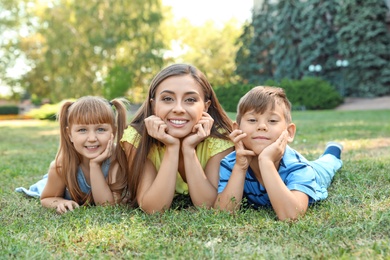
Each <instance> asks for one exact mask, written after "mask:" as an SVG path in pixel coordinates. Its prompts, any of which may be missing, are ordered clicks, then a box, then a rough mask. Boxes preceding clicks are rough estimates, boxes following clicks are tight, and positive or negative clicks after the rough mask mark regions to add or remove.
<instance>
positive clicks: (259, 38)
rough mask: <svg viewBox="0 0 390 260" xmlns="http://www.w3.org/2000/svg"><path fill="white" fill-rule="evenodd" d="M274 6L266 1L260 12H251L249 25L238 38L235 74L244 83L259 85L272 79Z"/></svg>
mask: <svg viewBox="0 0 390 260" xmlns="http://www.w3.org/2000/svg"><path fill="white" fill-rule="evenodd" d="M273 10H274V6H273V5H271V4H270V3H269V1H268V0H266V1H264V2H263V5H262V6H261V9H260V10H253V12H252V17H253V18H252V20H253V22H252V23H251V24H248V25H246V26H245V27H244V33H243V34H242V35H241V36H240V39H239V41H240V42H242V44H241V47H240V49H239V51H238V52H237V55H236V63H237V71H236V72H237V74H238V75H240V76H241V78H242V79H243V81H244V83H250V84H261V83H262V82H265V81H267V80H268V79H272V78H273V74H274V64H273V48H274V45H275V43H274V25H273V23H274V19H275V18H274V16H275V13H274V11H273Z"/></svg>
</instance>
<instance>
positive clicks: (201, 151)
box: [121, 126, 234, 194]
mask: <svg viewBox="0 0 390 260" xmlns="http://www.w3.org/2000/svg"><path fill="white" fill-rule="evenodd" d="M136 137H139V134H138V132H137V130H135V128H134V127H132V126H128V127H127V128H126V129H125V131H124V133H123V137H122V139H121V142H128V143H130V144H132V145H133V146H134V147H135V148H138V145H139V142H134V140H135V139H136ZM233 146H234V143H233V142H231V141H229V140H224V139H220V138H216V137H207V138H206V139H205V140H203V141H202V142H201V143H199V144H198V145H197V147H196V155H197V156H198V159H199V162H200V164H201V165H202V168H203V169H204V168H205V167H206V164H207V162H208V160H209V159H210V158H211V157H213V156H214V155H216V154H218V153H220V152H223V151H225V150H226V149H229V148H230V147H233ZM164 153H165V146H164V147H158V146H153V147H152V148H151V150H150V151H149V155H148V159H149V160H151V161H152V163H153V165H154V167H156V170H157V171H158V170H159V169H160V165H161V162H162V159H163V157H164ZM176 193H180V194H188V185H187V183H185V182H184V181H183V179H182V178H181V176H180V173H179V172H178V173H177V176H176Z"/></svg>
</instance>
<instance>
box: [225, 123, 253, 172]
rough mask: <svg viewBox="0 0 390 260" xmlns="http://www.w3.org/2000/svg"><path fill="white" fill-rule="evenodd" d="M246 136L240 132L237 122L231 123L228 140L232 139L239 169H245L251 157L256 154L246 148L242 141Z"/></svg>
mask: <svg viewBox="0 0 390 260" xmlns="http://www.w3.org/2000/svg"><path fill="white" fill-rule="evenodd" d="M245 137H246V133H244V132H242V130H240V129H238V125H237V123H234V124H233V132H232V133H231V134H230V135H229V138H230V140H232V141H233V143H234V147H235V151H236V165H235V166H237V167H240V169H242V170H244V171H245V172H246V170H247V169H248V167H249V164H250V162H251V161H252V159H253V157H254V156H256V154H255V152H253V151H250V150H246V149H245V146H244V144H243V143H242V139H244V138H245Z"/></svg>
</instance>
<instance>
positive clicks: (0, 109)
mask: <svg viewBox="0 0 390 260" xmlns="http://www.w3.org/2000/svg"><path fill="white" fill-rule="evenodd" d="M17 114H19V107H18V106H16V105H7V106H0V115H17Z"/></svg>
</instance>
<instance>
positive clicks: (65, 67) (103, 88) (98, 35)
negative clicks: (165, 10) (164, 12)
mask: <svg viewBox="0 0 390 260" xmlns="http://www.w3.org/2000/svg"><path fill="white" fill-rule="evenodd" d="M16 2H19V5H17V6H16V7H15V8H17V11H18V14H20V15H23V16H24V17H25V19H26V20H27V22H25V23H23V24H21V25H20V26H19V27H18V29H19V30H21V29H22V28H27V32H28V34H27V35H24V36H23V37H22V36H19V37H16V39H15V44H13V47H14V48H16V50H17V51H19V52H22V53H24V54H25V55H26V61H27V62H28V65H29V66H30V67H31V70H30V71H29V72H28V73H27V74H26V75H24V77H23V80H22V83H23V87H25V89H26V90H27V91H28V92H30V94H35V95H37V96H39V97H46V98H50V99H51V100H52V101H53V102H56V101H60V100H62V99H64V98H68V97H76V98H78V97H80V96H83V95H88V94H89V95H90V94H94V95H103V94H105V95H108V96H107V98H111V97H113V96H114V95H116V96H124V95H125V94H126V91H127V89H129V88H132V87H144V86H145V84H144V83H145V82H144V80H145V78H151V77H152V75H153V74H154V73H155V72H156V71H158V70H159V69H160V67H161V65H162V54H161V53H160V50H161V49H163V48H164V46H163V44H162V40H161V39H162V37H163V36H162V35H161V34H160V31H159V24H160V21H161V19H162V16H161V10H160V9H161V1H160V0H151V1H142V0H135V1H114V0H106V1H99V0H92V1H67V0H59V1H52V2H50V3H44V2H42V1H38V0H36V1H29V3H25V4H24V5H23V4H22V3H23V1H16ZM30 2H32V3H30Z"/></svg>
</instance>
